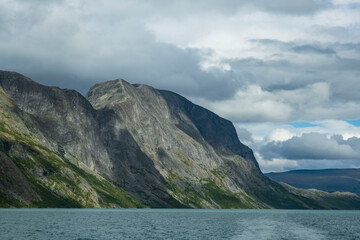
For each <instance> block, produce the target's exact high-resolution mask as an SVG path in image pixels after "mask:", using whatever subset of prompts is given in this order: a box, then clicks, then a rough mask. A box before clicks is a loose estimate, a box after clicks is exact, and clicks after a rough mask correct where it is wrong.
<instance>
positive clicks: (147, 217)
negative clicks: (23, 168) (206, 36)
mask: <svg viewBox="0 0 360 240" xmlns="http://www.w3.org/2000/svg"><path fill="white" fill-rule="evenodd" d="M0 239H1V240H5V239H17V240H18V239H39V240H41V239H258V240H262V239H275V240H276V239H295V240H296V239H307V240H312V239H316V240H321V239H343V240H348V239H360V212H359V211H292V210H289V211H286V210H174V209H170V210H157V209H153V210H86V209H85V210H58V209H53V210H51V209H46V210H7V209H6V210H4V209H3V210H0Z"/></svg>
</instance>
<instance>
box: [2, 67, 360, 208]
mask: <svg viewBox="0 0 360 240" xmlns="http://www.w3.org/2000/svg"><path fill="white" fill-rule="evenodd" d="M0 87H1V89H3V90H4V91H2V90H1V89H0V90H1V91H0V97H1V98H0V100H1V102H0V103H1V104H0V110H1V111H2V112H1V113H2V119H1V124H2V125H1V126H2V128H0V139H1V140H2V145H0V149H1V151H0V154H1V155H0V158H1V163H2V167H0V174H1V176H0V192H1V194H2V195H4V196H5V197H6V199H10V200H11V201H12V202H13V205H16V206H18V205H19V204H20V203H19V202H17V201H20V202H22V203H25V204H30V205H31V204H34V203H38V202H43V203H44V201H43V199H44V196H46V195H49V194H50V195H51V196H53V197H54V198H55V199H57V202H58V205H59V206H60V205H61V203H60V202H62V203H63V204H64V202H66V201H72V202H71V204H78V205H80V206H95V207H99V206H123V207H126V206H144V205H141V203H140V202H142V203H144V204H145V205H148V206H151V207H200V208H204V207H207V208H341V206H346V207H345V208H359V207H360V199H359V198H358V197H356V196H349V195H336V196H335V195H330V194H327V193H320V192H312V193H311V194H310V193H309V192H302V191H298V190H297V189H292V188H289V187H288V186H286V185H280V184H278V183H275V182H273V181H271V180H270V179H268V178H267V177H265V176H264V175H263V174H262V173H261V171H260V170H259V167H258V164H257V162H256V160H255V158H254V156H253V153H252V151H251V149H249V148H248V147H247V146H245V145H243V144H242V143H240V142H239V140H238V138H237V135H236V132H235V129H234V127H233V125H232V123H231V122H229V121H228V120H225V119H223V118H221V117H219V116H217V115H216V114H214V113H212V112H210V111H208V110H206V109H204V108H202V107H200V106H197V105H195V104H193V103H191V102H190V101H188V100H186V99H185V98H183V97H181V96H179V95H177V94H175V93H172V92H168V91H162V90H156V89H154V88H152V87H149V86H145V85H132V84H129V83H127V82H126V81H124V80H120V79H119V80H113V81H108V82H105V83H100V84H96V85H95V86H94V87H92V88H91V89H90V91H89V92H88V94H87V95H86V97H83V96H81V95H80V94H79V93H77V92H76V91H73V90H66V89H65V90H63V89H59V88H56V87H46V86H43V85H40V84H37V83H35V82H33V81H32V80H30V79H28V78H26V77H24V76H22V75H20V74H17V73H12V72H0ZM30 163H31V164H30ZM4 166H5V167H4ZM9 169H11V171H10V170H9ZM15 179H19V180H21V181H22V182H24V184H22V185H21V186H17V185H16V184H15V185H14V184H12V183H11V182H14V181H15ZM54 186H59V187H57V188H56V187H54ZM60 186H61V187H60ZM78 186H81V187H78ZM102 188H104V189H105V190H102ZM39 189H41V190H39ZM124 190H125V191H126V192H125V191H124ZM46 191H47V192H46ZM45 192H46V193H48V194H45ZM76 192H79V193H81V194H78V195H76ZM111 192H114V193H116V194H111ZM87 193H88V195H86V194H87ZM128 193H129V194H130V195H129V194H128ZM133 197H134V198H136V199H137V200H135V199H134V198H133ZM4 199H5V198H4ZM119 199H120V200H119ZM329 199H330V200H331V204H329V201H330V200H329ZM10 200H8V201H10ZM328 200H329V201H328ZM5 202H6V201H5ZM45 202H46V201H45ZM55 202H56V201H55ZM0 203H1V202H0ZM344 203H347V204H346V205H345V204H344ZM71 204H70V205H71ZM20 205H21V204H20ZM35 205H36V204H35Z"/></svg>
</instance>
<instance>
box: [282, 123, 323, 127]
mask: <svg viewBox="0 0 360 240" xmlns="http://www.w3.org/2000/svg"><path fill="white" fill-rule="evenodd" d="M289 124H290V125H291V126H293V127H294V128H307V127H317V126H319V125H318V124H313V123H309V122H292V123H289Z"/></svg>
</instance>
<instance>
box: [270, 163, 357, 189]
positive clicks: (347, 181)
mask: <svg viewBox="0 0 360 240" xmlns="http://www.w3.org/2000/svg"><path fill="white" fill-rule="evenodd" d="M265 175H266V176H268V177H269V178H271V179H273V180H275V181H279V182H284V183H287V184H289V185H291V186H294V187H297V188H304V189H311V188H314V189H319V190H322V191H326V192H330V193H332V192H352V193H355V194H357V195H359V196H360V169H323V170H293V171H288V172H280V173H273V172H272V173H266V174H265Z"/></svg>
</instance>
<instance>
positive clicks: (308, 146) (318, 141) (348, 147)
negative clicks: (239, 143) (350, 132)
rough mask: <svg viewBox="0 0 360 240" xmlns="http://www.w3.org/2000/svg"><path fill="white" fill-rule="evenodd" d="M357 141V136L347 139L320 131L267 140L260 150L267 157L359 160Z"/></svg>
mask: <svg viewBox="0 0 360 240" xmlns="http://www.w3.org/2000/svg"><path fill="white" fill-rule="evenodd" d="M359 142H360V139H359V138H352V140H350V141H349V140H343V138H342V137H340V138H339V136H336V137H332V138H328V137H327V136H326V135H324V134H321V133H306V134H303V135H302V136H301V137H297V136H295V137H292V138H291V139H288V140H286V141H272V142H269V143H267V144H266V145H265V146H263V147H262V148H261V150H260V152H261V154H262V155H263V156H264V157H265V158H268V159H271V158H285V159H294V160H298V159H313V160H316V159H320V160H345V159H351V160H360V148H357V147H358V146H359V144H358V143H359ZM354 147H355V148H354Z"/></svg>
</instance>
